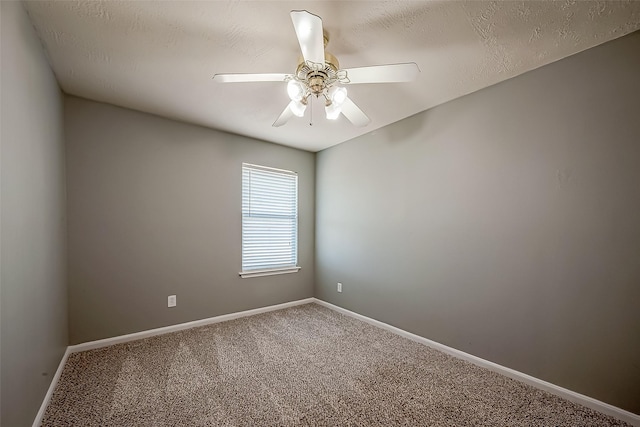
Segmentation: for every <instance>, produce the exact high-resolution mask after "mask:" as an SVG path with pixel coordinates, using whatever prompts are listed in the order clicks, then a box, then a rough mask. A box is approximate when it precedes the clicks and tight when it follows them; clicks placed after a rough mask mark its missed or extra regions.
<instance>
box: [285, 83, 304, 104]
mask: <svg viewBox="0 0 640 427" xmlns="http://www.w3.org/2000/svg"><path fill="white" fill-rule="evenodd" d="M304 93H305V88H304V86H303V85H302V83H300V82H299V81H297V80H289V83H287V94H288V95H289V98H290V99H291V100H292V101H297V102H300V101H302V98H304Z"/></svg>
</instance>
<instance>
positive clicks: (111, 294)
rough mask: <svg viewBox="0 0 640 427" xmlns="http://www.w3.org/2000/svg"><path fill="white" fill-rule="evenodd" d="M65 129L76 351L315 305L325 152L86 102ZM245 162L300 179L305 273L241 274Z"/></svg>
mask: <svg viewBox="0 0 640 427" xmlns="http://www.w3.org/2000/svg"><path fill="white" fill-rule="evenodd" d="M65 131H66V138H67V186H68V215H69V322H70V342H71V344H76V343H80V342H85V341H91V340H95V339H100V338H106V337H112V336H117V335H122V334H127V333H132V332H137V331H141V330H146V329H151V328H157V327H161V326H167V325H173V324H176V323H181V322H187V321H191V320H197V319H202V318H206V317H211V316H217V315H221V314H226V313H232V312H236V311H241V310H247V309H252V308H257V307H263V306H267V305H272V304H278V303H283V302H287V301H292V300H298V299H301V298H308V297H311V296H313V282H314V257H313V250H314V221H315V220H314V215H315V213H314V212H315V206H314V203H315V192H314V191H315V182H314V177H315V155H314V154H313V153H309V152H304V151H300V150H295V149H292V148H287V147H283V146H278V145H274V144H270V143H265V142H262V141H257V140H254V139H250V138H245V137H240V136H235V135H230V134H227V133H223V132H218V131H214V130H211V129H206V128H202V127H198V126H194V125H188V124H184V123H179V122H175V121H171V120H168V119H163V118H160V117H156V116H152V115H148V114H143V113H139V112H135V111H131V110H126V109H123V108H118V107H114V106H110V105H107V104H101V103H97V102H92V101H88V100H84V99H80V98H74V97H67V98H65ZM242 162H248V163H255V164H260V165H266V166H272V167H276V168H281V169H288V170H293V171H296V172H298V174H299V178H298V179H299V255H298V258H299V265H300V266H301V267H302V269H301V270H300V271H299V272H298V273H294V274H285V275H278V276H269V277H257V278H249V279H241V278H240V277H239V276H238V272H239V271H240V267H241V228H242V227H241V224H242V219H241V207H242V206H241V189H242V171H241V167H242ZM172 294H175V295H177V301H178V304H177V306H176V307H174V308H167V296H168V295H172Z"/></svg>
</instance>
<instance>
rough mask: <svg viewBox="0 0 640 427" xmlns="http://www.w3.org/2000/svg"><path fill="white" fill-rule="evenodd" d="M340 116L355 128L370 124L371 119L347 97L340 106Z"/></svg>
mask: <svg viewBox="0 0 640 427" xmlns="http://www.w3.org/2000/svg"><path fill="white" fill-rule="evenodd" d="M342 114H344V116H345V117H346V118H347V119H349V121H350V122H351V123H353V124H354V125H355V126H357V127H364V126H366V125H368V124H369V123H370V122H371V119H370V118H369V117H368V116H367V115H366V114H365V113H364V112H363V111H362V110H361V109H360V107H358V106H357V105H356V104H354V102H353V101H352V100H351V99H350V98H349V97H347V99H345V100H344V104H342Z"/></svg>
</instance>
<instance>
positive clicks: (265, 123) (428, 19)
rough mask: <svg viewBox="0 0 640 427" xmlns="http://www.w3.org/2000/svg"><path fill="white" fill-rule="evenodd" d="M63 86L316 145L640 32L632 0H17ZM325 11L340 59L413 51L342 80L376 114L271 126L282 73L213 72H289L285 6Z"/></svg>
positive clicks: (385, 57) (295, 51) (281, 103)
mask: <svg viewBox="0 0 640 427" xmlns="http://www.w3.org/2000/svg"><path fill="white" fill-rule="evenodd" d="M25 6H26V8H27V10H28V12H29V15H30V16H31V19H32V21H33V23H34V26H35V28H36V30H37V31H38V33H39V35H40V37H41V38H42V41H43V43H44V46H45V49H46V51H47V53H48V56H49V60H50V62H51V66H52V67H53V70H54V72H55V74H56V76H57V79H58V81H59V83H60V85H61V87H62V89H63V90H64V91H65V92H66V93H69V94H73V95H77V96H81V97H85V98H90V99H95V100H98V101H104V102H108V103H111V104H115V105H120V106H123V107H128V108H132V109H136V110H140V111H145V112H149V113H154V114H158V115H161V116H165V117H169V118H173V119H178V120H183V121H186V122H191V123H196V124H200V125H203V126H208V127H211V128H215V129H221V130H225V131H228V132H232V133H236V134H241V135H247V136H250V137H254V138H259V139H263V140H266V141H272V142H275V143H279V144H284V145H289V146H293V147H298V148H301V149H304V150H309V151H318V150H322V149H324V148H327V147H330V146H332V145H335V144H338V143H341V142H344V141H346V140H349V139H351V138H354V137H356V136H358V135H362V134H364V133H367V132H370V131H372V130H375V129H377V128H380V127H382V126H385V125H387V124H390V123H393V122H396V121H398V120H401V119H403V118H405V117H408V116H410V115H413V114H415V113H418V112H420V111H424V110H426V109H428V108H431V107H433V106H435V105H438V104H441V103H443V102H446V101H449V100H451V99H454V98H457V97H459V96H462V95H465V94H468V93H470V92H474V91H476V90H479V89H482V88H484V87H486V86H489V85H492V84H494V83H497V82H500V81H502V80H505V79H508V78H511V77H514V76H516V75H519V74H521V73H524V72H526V71H529V70H532V69H534V68H537V67H540V66H541V65H544V64H548V63H550V62H553V61H556V60H558V59H561V58H564V57H566V56H569V55H571V54H574V53H576V52H579V51H582V50H584V49H587V48H590V47H592V46H595V45H598V44H601V43H603V42H605V41H608V40H611V39H614V38H617V37H620V36H622V35H624V34H627V33H630V32H632V31H635V30H638V29H640V1H573V0H567V1H536V2H533V1H526V2H522V1H520V2H488V1H469V2H455V1H423V2H407V1H390V2H378V1H340V2H339V1H304V2H303V1H252V2H248V1H211V2H184V1H172V2H171V1H163V2H143V1H124V2H111V1H108V2H97V1H74V2H66V1H65V2H53V1H43V2H35V1H29V2H25ZM295 9H306V10H308V11H310V12H312V13H314V14H316V15H319V16H321V17H322V18H323V23H324V27H325V29H327V30H328V31H329V33H330V42H329V46H328V48H327V50H328V51H329V52H331V53H333V54H334V55H336V56H337V57H338V60H339V61H340V65H341V66H342V67H344V68H351V67H359V66H366V65H374V64H389V63H397V62H416V63H417V64H418V66H419V67H420V69H421V71H422V72H421V73H420V76H419V78H418V79H417V81H415V82H411V83H396V84H378V85H350V86H349V87H348V90H349V96H350V98H352V99H353V101H354V102H355V103H356V104H358V105H359V106H360V108H362V110H364V112H365V113H366V114H368V115H369V117H371V119H372V122H371V123H370V124H369V125H368V126H367V127H365V128H356V127H354V126H353V125H351V123H349V122H348V121H347V120H346V119H345V118H344V117H340V118H339V119H338V120H337V121H327V120H326V119H325V118H324V111H323V108H322V107H323V104H322V103H321V102H320V100H316V102H314V104H313V126H309V122H310V109H309V108H308V109H307V113H306V116H305V117H304V118H303V119H300V118H295V117H294V118H293V119H292V120H291V121H290V122H289V123H288V124H286V125H285V126H283V127H280V128H274V127H272V126H271V124H272V123H273V121H274V120H275V119H276V118H277V117H278V115H279V114H280V112H281V111H282V110H283V109H284V107H285V106H286V105H287V103H288V97H287V94H286V85H285V84H284V83H236V84H219V83H215V82H213V81H212V80H211V77H212V76H213V75H214V74H215V73H262V72H265V73H267V72H280V73H293V72H294V71H295V67H296V64H297V59H298V56H299V55H300V54H299V47H298V44H297V40H296V37H295V32H294V29H293V26H292V24H291V18H290V16H289V12H290V11H291V10H295Z"/></svg>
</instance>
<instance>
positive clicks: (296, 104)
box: [289, 100, 307, 117]
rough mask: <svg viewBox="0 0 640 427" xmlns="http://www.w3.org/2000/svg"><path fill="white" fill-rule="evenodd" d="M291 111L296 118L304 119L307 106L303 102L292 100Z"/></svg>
mask: <svg viewBox="0 0 640 427" xmlns="http://www.w3.org/2000/svg"><path fill="white" fill-rule="evenodd" d="M289 109H290V110H291V112H292V113H293V114H294V115H295V116H296V117H303V116H304V112H305V110H306V109H307V104H306V103H305V102H302V101H294V100H292V101H291V102H290V103H289Z"/></svg>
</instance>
